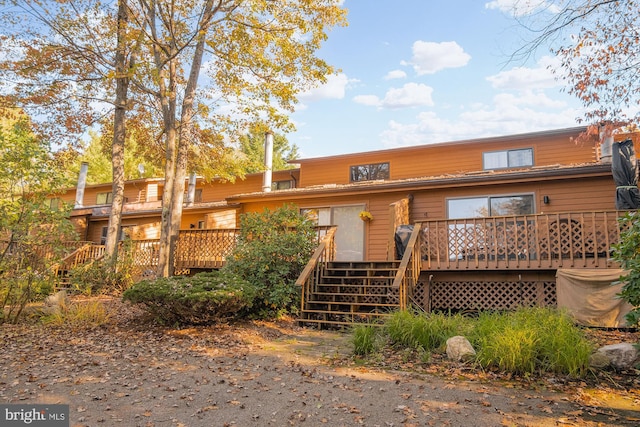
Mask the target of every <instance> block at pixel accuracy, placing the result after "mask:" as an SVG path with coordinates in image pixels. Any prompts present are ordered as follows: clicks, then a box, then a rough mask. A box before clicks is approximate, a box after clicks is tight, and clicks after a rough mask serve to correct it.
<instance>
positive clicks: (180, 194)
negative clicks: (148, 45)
mask: <svg viewBox="0 0 640 427" xmlns="http://www.w3.org/2000/svg"><path fill="white" fill-rule="evenodd" d="M213 6H214V1H213V0H209V1H208V2H207V3H206V5H205V9H204V10H203V17H202V20H201V21H200V25H199V28H200V36H199V38H198V41H197V44H196V48H195V50H194V53H193V58H192V61H191V71H190V73H189V80H188V81H187V85H186V88H185V93H184V98H183V101H182V111H181V113H180V130H179V132H178V131H177V130H176V124H177V122H176V120H175V112H176V110H175V109H174V114H173V116H172V124H171V126H170V128H171V131H172V132H173V133H172V135H173V140H172V141H171V144H170V141H169V140H167V165H166V172H165V187H164V192H163V198H162V223H161V235H160V236H161V237H160V256H161V258H160V262H159V264H160V263H162V269H161V268H160V265H159V266H158V272H159V274H161V275H162V276H163V277H167V276H171V275H173V273H174V266H175V251H176V245H177V242H178V236H179V234H180V223H181V222H182V207H183V203H184V189H185V180H186V178H187V160H188V157H189V149H190V147H191V144H192V140H193V117H194V115H195V109H194V99H195V93H196V89H197V87H198V77H199V76H200V68H201V67H202V57H203V55H204V47H205V42H206V34H207V31H206V30H207V27H208V25H209V24H210V22H211V19H212V17H213V14H214V7H213ZM169 70H170V73H171V76H175V72H176V69H175V67H171V66H170V67H169ZM170 80H171V79H170ZM173 100H174V105H175V98H174V99H173ZM170 120H171V119H170ZM165 129H167V121H166V120H165ZM168 135H169V134H167V136H168ZM176 139H177V140H176ZM169 148H171V159H170V156H169V154H170V150H169ZM170 160H171V161H170ZM170 166H171V167H172V169H171V170H170ZM169 176H171V181H169ZM165 197H166V198H165ZM163 251H164V252H163Z"/></svg>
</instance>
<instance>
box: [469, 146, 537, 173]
mask: <svg viewBox="0 0 640 427" xmlns="http://www.w3.org/2000/svg"><path fill="white" fill-rule="evenodd" d="M523 166H533V148H522V149H518V150H504V151H491V152H486V153H482V167H483V169H485V170H488V169H505V168H516V167H523Z"/></svg>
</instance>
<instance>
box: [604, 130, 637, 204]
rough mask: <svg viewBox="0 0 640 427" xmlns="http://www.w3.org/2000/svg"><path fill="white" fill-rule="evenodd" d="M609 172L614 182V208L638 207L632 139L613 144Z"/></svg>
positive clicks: (635, 165) (635, 164)
mask: <svg viewBox="0 0 640 427" xmlns="http://www.w3.org/2000/svg"><path fill="white" fill-rule="evenodd" d="M611 173H612V174H613V180H614V182H615V183H616V209H621V210H622V209H638V208H640V190H638V165H637V163H636V154H635V151H634V149H633V141H632V140H630V139H627V140H625V141H621V142H615V143H614V144H613V147H612V156H611Z"/></svg>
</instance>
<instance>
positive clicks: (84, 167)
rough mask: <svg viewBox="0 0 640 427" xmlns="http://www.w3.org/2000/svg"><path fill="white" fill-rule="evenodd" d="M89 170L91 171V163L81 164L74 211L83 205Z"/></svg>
mask: <svg viewBox="0 0 640 427" xmlns="http://www.w3.org/2000/svg"><path fill="white" fill-rule="evenodd" d="M88 170H89V163H87V162H82V163H81V164H80V173H79V174H78V183H77V184H76V203H75V205H74V206H73V208H74V209H79V208H81V207H82V205H83V201H84V188H85V187H86V186H87V171H88Z"/></svg>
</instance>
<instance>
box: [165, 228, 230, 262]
mask: <svg viewBox="0 0 640 427" xmlns="http://www.w3.org/2000/svg"><path fill="white" fill-rule="evenodd" d="M238 234H239V230H237V229H217V230H180V234H179V236H178V242H177V244H176V249H175V268H176V269H185V268H220V267H222V266H223V265H224V262H225V260H226V258H227V256H228V255H229V254H230V253H231V251H233V248H235V246H236V243H237V241H238Z"/></svg>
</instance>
